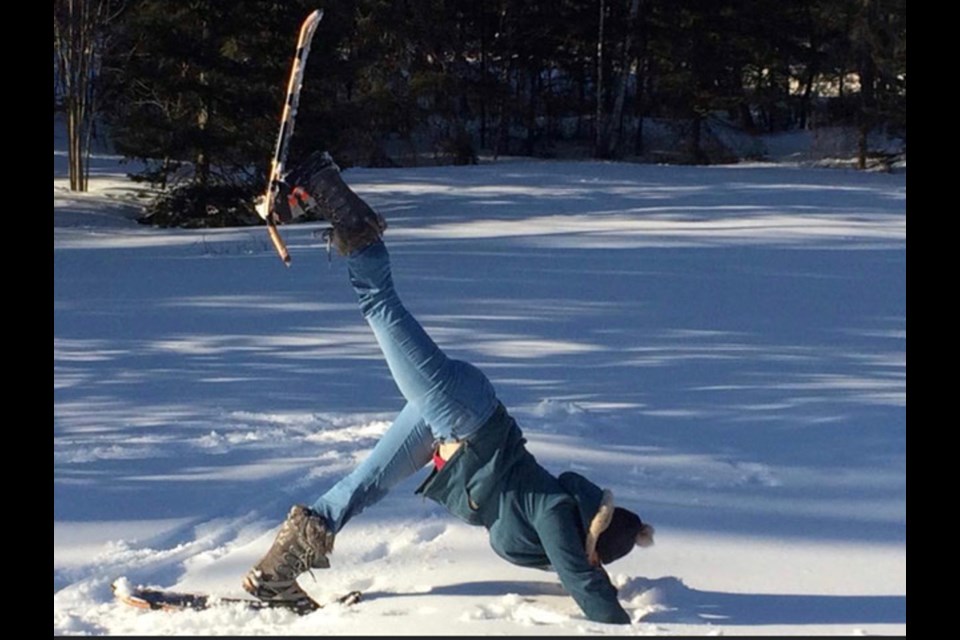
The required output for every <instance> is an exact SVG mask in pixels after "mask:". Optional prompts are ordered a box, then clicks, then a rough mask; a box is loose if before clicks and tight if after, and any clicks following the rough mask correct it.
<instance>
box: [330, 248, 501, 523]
mask: <svg viewBox="0 0 960 640" xmlns="http://www.w3.org/2000/svg"><path fill="white" fill-rule="evenodd" d="M347 269H348V271H349V275H350V283H351V284H352V285H353V288H354V290H355V291H356V292H357V296H358V299H359V302H360V310H361V311H362V312H363V316H364V318H365V319H366V321H367V324H369V325H370V328H371V329H372V330H373V335H374V337H375V338H376V339H377V343H378V344H379V345H380V350H381V351H382V352H383V355H384V358H386V361H387V366H388V367H389V369H390V373H391V374H392V375H393V379H394V382H396V384H397V387H398V388H399V389H400V393H402V394H403V397H404V398H406V401H407V403H406V405H405V406H404V408H403V409H402V410H401V411H400V413H399V414H398V415H397V417H396V419H394V421H393V424H391V425H390V428H389V429H388V430H387V432H386V433H385V434H384V435H383V437H382V438H381V439H380V441H379V442H378V443H377V445H376V446H375V447H374V449H373V451H371V452H370V455H369V456H368V457H367V459H366V460H364V461H363V462H362V463H361V464H360V465H359V466H358V467H357V468H356V469H354V470H353V471H352V472H351V473H350V474H349V475H347V476H346V477H344V478H343V479H342V480H340V481H339V482H338V483H337V484H336V485H334V486H333V487H332V488H331V489H330V490H329V491H327V492H326V493H325V494H323V495H322V496H321V497H320V498H319V499H317V501H316V502H314V504H313V508H314V510H316V511H317V512H319V513H320V515H322V516H323V517H324V519H325V520H326V522H327V526H328V527H330V529H331V530H333V532H334V533H336V532H338V531H340V529H342V528H343V526H344V525H345V524H346V523H347V522H348V521H349V520H350V519H351V518H352V517H353V516H355V515H357V514H358V513H360V512H361V511H363V510H364V509H365V508H366V507H368V506H370V505H372V504H374V503H375V502H377V501H379V500H380V499H381V498H383V497H384V496H385V495H386V494H387V492H389V491H390V489H391V488H392V487H394V486H395V485H397V484H398V483H399V482H401V481H402V480H404V479H406V478H407V477H409V476H410V475H412V474H414V473H415V472H417V471H418V470H419V469H421V468H423V466H424V465H426V464H427V463H428V462H430V460H431V458H432V455H433V451H434V448H435V446H436V443H437V442H443V441H447V440H462V439H465V438H467V437H468V436H469V435H470V434H472V433H474V432H475V431H476V430H477V429H479V428H480V427H481V426H483V424H484V423H485V422H486V421H487V420H488V419H489V418H490V417H491V416H492V415H493V412H494V411H495V410H496V408H497V406H498V404H499V401H498V400H497V397H496V393H495V392H494V389H493V385H491V384H490V381H489V380H488V379H487V377H486V376H485V375H484V374H483V372H481V371H480V370H479V369H477V368H476V367H474V366H473V365H471V364H469V363H467V362H463V361H460V360H454V359H451V358H448V357H447V356H446V354H444V353H443V351H442V350H441V349H440V347H438V346H437V344H436V343H435V342H434V341H433V340H432V339H431V338H430V336H429V335H427V333H426V331H424V329H423V327H422V326H420V323H419V322H417V320H416V318H414V317H413V316H412V315H411V314H410V312H409V311H408V310H407V309H406V307H404V306H403V303H402V302H401V300H400V298H399V297H398V296H397V292H396V290H395V289H394V286H393V278H392V277H391V274H390V255H389V254H388V253H387V248H386V246H384V244H383V243H382V242H375V243H374V244H371V245H369V246H367V247H366V248H364V249H361V250H360V251H357V252H355V253H353V254H351V255H350V256H348V257H347Z"/></svg>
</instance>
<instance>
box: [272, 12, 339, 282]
mask: <svg viewBox="0 0 960 640" xmlns="http://www.w3.org/2000/svg"><path fill="white" fill-rule="evenodd" d="M321 19H323V9H317V10H315V11H314V12H313V13H311V14H310V15H308V16H307V17H306V19H305V20H304V21H303V23H302V24H301V26H300V35H299V37H298V39H297V51H296V55H295V56H294V58H293V66H292V68H291V69H290V78H289V80H288V81H287V98H286V100H285V101H284V104H283V114H282V115H281V117H280V133H279V135H278V136H277V145H276V148H275V149H274V152H273V159H272V160H271V162H270V175H269V177H268V179H267V191H266V193H265V194H264V197H263V201H262V202H261V204H260V206H259V207H257V213H258V214H259V215H260V217H261V218H263V219H264V220H265V221H266V223H267V232H268V233H269V234H270V239H271V240H272V241H273V245H274V248H275V249H276V250H277V253H278V254H279V255H280V259H281V260H282V261H283V263H284V264H285V265H287V266H290V253H289V251H287V247H286V244H285V243H284V242H283V239H282V238H281V237H280V233H279V232H278V231H277V222H279V220H278V219H277V215H276V214H275V212H274V202H275V199H276V197H277V195H278V193H279V191H280V181H281V180H282V179H283V170H284V167H285V165H286V162H287V154H288V152H289V147H290V138H291V137H292V136H293V127H294V124H295V123H296V118H297V108H298V107H299V105H300V90H301V89H302V88H303V72H304V69H305V68H306V64H307V56H309V55H310V44H311V43H312V42H313V34H314V33H315V32H316V30H317V25H319V24H320V20H321Z"/></svg>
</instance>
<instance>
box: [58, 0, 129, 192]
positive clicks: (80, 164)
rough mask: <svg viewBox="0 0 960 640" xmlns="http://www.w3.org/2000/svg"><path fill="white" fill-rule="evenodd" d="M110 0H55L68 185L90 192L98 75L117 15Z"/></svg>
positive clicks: (59, 88) (59, 89)
mask: <svg viewBox="0 0 960 640" xmlns="http://www.w3.org/2000/svg"><path fill="white" fill-rule="evenodd" d="M118 4H119V3H117V2H111V1H110V0H54V3H53V47H54V57H55V59H56V65H57V66H56V73H57V77H56V83H57V88H58V91H59V92H60V94H61V96H62V97H63V107H64V111H65V112H66V118H67V160H68V165H69V170H70V189H71V190H72V191H86V190H87V186H88V180H89V167H90V142H91V140H92V134H93V121H94V118H95V117H96V114H97V109H98V106H99V105H98V104H97V97H98V91H97V77H98V75H99V72H100V63H101V58H102V55H103V51H104V49H105V48H106V45H107V36H106V27H107V25H108V24H109V22H110V21H111V20H112V19H113V18H114V17H115V16H116V15H117V13H119V12H118V11H112V10H113V9H115V8H116V5H118Z"/></svg>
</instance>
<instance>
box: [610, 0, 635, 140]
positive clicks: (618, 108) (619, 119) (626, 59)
mask: <svg viewBox="0 0 960 640" xmlns="http://www.w3.org/2000/svg"><path fill="white" fill-rule="evenodd" d="M639 14H640V0H631V2H630V16H629V18H627V35H626V37H625V38H624V41H623V55H622V56H621V58H620V87H619V89H618V90H617V99H616V102H614V105H613V117H612V118H611V123H615V125H616V129H613V130H612V131H611V133H610V134H608V135H607V138H608V142H607V144H608V145H609V146H608V151H609V152H610V153H613V154H616V153H617V149H618V147H619V146H620V136H621V135H623V103H624V102H625V100H626V97H627V80H629V78H630V66H631V62H632V60H633V59H634V58H633V57H632V56H631V55H630V54H631V49H632V48H633V31H634V29H635V28H636V24H637V16H638V15H639ZM611 128H612V126H611Z"/></svg>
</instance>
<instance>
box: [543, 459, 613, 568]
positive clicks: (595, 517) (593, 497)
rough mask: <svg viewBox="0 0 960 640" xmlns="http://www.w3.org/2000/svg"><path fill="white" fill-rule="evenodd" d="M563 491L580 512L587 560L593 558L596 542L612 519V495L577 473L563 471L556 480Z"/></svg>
mask: <svg viewBox="0 0 960 640" xmlns="http://www.w3.org/2000/svg"><path fill="white" fill-rule="evenodd" d="M557 480H559V481H560V485H561V486H562V487H563V489H564V491H566V492H567V493H569V494H570V495H571V496H572V497H573V499H574V500H576V502H577V507H578V509H579V510H580V521H581V522H582V523H583V527H584V530H585V532H586V539H585V542H584V547H585V551H586V554H587V558H589V559H591V561H592V560H593V558H594V554H595V551H596V548H597V540H598V539H599V538H600V534H601V533H603V532H604V531H606V529H607V527H609V526H610V520H611V519H612V518H613V511H614V505H613V493H612V492H610V491H609V490H608V489H601V488H600V487H598V486H597V485H595V484H594V483H593V482H591V481H590V480H588V479H586V478H585V477H583V476H582V475H580V474H579V473H575V472H573V471H565V472H563V473H561V474H560V476H559V477H558V478H557Z"/></svg>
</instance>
